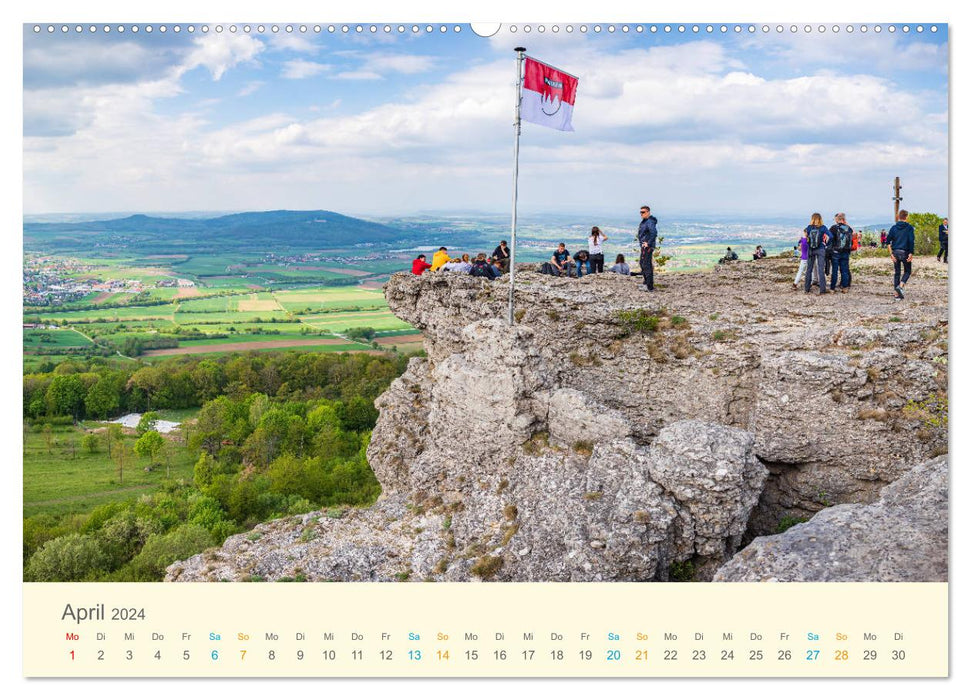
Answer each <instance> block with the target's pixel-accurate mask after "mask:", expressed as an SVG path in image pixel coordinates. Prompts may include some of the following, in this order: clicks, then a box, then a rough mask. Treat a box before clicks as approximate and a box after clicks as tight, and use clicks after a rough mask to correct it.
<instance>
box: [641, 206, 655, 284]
mask: <svg viewBox="0 0 971 700" xmlns="http://www.w3.org/2000/svg"><path fill="white" fill-rule="evenodd" d="M637 240H638V242H639V243H640V244H641V274H642V275H644V284H642V285H640V286H639V287H638V289H641V290H643V291H645V292H653V291H654V249H655V248H656V247H657V219H656V218H655V217H653V216H651V208H650V207H649V206H647V205H646V204H645V205H644V206H642V207H641V223H640V225H639V226H638V227H637Z"/></svg>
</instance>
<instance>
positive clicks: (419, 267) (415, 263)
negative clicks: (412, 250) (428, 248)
mask: <svg viewBox="0 0 971 700" xmlns="http://www.w3.org/2000/svg"><path fill="white" fill-rule="evenodd" d="M431 267H432V266H431V265H429V264H428V263H427V262H425V254H424V253H422V254H421V255H419V256H418V257H417V258H415V259H414V260H412V261H411V274H413V275H420V274H421V273H423V272H424V271H425V270H430V269H431Z"/></svg>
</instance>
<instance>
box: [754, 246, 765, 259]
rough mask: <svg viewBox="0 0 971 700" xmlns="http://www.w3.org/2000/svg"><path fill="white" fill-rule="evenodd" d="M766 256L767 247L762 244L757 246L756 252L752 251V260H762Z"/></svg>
mask: <svg viewBox="0 0 971 700" xmlns="http://www.w3.org/2000/svg"><path fill="white" fill-rule="evenodd" d="M764 257H765V249H764V248H763V247H762V246H760V245H757V246H755V252H754V253H752V260H761V259H762V258H764Z"/></svg>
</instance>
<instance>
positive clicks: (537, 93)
mask: <svg viewBox="0 0 971 700" xmlns="http://www.w3.org/2000/svg"><path fill="white" fill-rule="evenodd" d="M578 82H579V81H578V79H577V78H576V77H574V76H572V75H570V74H569V73H564V72H563V71H561V70H558V69H556V68H554V67H553V66H549V65H547V64H545V63H542V62H541V61H537V60H535V59H533V58H530V57H529V56H527V57H526V70H525V75H524V76H523V95H522V111H521V116H522V119H524V120H525V121H528V122H532V123H534V124H541V125H543V126H548V127H550V128H551V129H559V130H560V131H573V123H572V122H573V103H574V101H575V100H576V95H577V83H578Z"/></svg>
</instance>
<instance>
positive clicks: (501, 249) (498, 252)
mask: <svg viewBox="0 0 971 700" xmlns="http://www.w3.org/2000/svg"><path fill="white" fill-rule="evenodd" d="M492 259H493V261H494V262H495V265H496V267H498V268H499V272H501V273H503V274H505V273H506V272H509V246H508V245H507V244H506V242H505V241H499V245H497V246H496V249H495V250H494V251H492Z"/></svg>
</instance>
